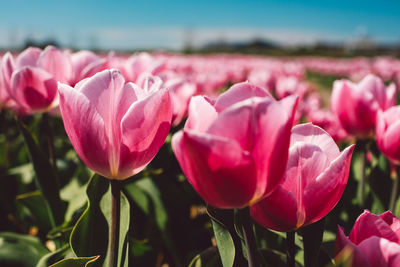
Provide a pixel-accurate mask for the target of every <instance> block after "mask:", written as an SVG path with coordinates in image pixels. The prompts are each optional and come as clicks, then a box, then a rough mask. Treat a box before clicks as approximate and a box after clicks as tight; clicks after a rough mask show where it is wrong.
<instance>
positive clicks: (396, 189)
mask: <svg viewBox="0 0 400 267" xmlns="http://www.w3.org/2000/svg"><path fill="white" fill-rule="evenodd" d="M395 170H396V171H395V174H394V176H393V177H392V178H393V185H392V193H391V194H390V203H389V210H391V211H392V212H394V206H395V204H396V199H397V195H398V192H399V166H395Z"/></svg>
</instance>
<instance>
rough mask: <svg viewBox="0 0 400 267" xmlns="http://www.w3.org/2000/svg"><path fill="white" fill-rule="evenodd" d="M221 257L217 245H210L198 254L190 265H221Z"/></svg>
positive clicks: (213, 266) (201, 266) (191, 266)
mask: <svg viewBox="0 0 400 267" xmlns="http://www.w3.org/2000/svg"><path fill="white" fill-rule="evenodd" d="M221 264H222V263H221V258H220V257H219V255H218V249H217V248H216V247H210V248H208V249H206V250H204V251H203V252H201V253H200V254H198V255H196V256H195V257H194V258H193V259H192V261H191V262H190V264H189V267H219V266H221Z"/></svg>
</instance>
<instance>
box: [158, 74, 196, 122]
mask: <svg viewBox="0 0 400 267" xmlns="http://www.w3.org/2000/svg"><path fill="white" fill-rule="evenodd" d="M164 85H165V87H167V88H168V89H169V91H170V94H171V98H172V103H173V107H174V112H173V116H172V124H173V125H174V126H176V125H178V124H179V123H180V122H181V121H182V119H183V118H184V117H185V116H186V113H187V109H188V104H189V101H190V98H191V97H192V96H193V95H194V94H195V93H196V92H197V86H196V84H194V83H191V82H189V81H186V80H185V79H182V78H175V79H170V80H167V81H166V82H165V84H164Z"/></svg>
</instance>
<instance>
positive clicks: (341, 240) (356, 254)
mask: <svg viewBox="0 0 400 267" xmlns="http://www.w3.org/2000/svg"><path fill="white" fill-rule="evenodd" d="M343 253H351V254H352V262H351V265H350V266H363V267H370V266H371V265H370V264H369V262H368V260H367V258H366V256H365V255H364V253H363V251H362V250H361V249H360V248H359V247H358V246H356V245H355V244H354V243H353V242H351V240H350V239H349V238H348V237H347V236H346V235H345V234H344V232H343V228H342V227H340V226H338V232H337V237H336V242H335V262H336V263H340V260H341V257H343V256H345V255H342V254H343Z"/></svg>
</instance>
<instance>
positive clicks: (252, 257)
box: [238, 207, 260, 267]
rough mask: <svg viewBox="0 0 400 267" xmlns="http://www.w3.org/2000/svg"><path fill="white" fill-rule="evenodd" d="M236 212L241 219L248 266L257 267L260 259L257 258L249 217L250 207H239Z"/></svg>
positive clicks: (251, 223)
mask: <svg viewBox="0 0 400 267" xmlns="http://www.w3.org/2000/svg"><path fill="white" fill-rule="evenodd" d="M238 212H239V218H240V219H241V221H242V231H243V237H244V242H245V244H246V252H247V260H248V264H249V267H256V266H257V267H258V266H260V261H259V258H258V251H257V246H256V239H255V237H254V232H253V222H252V219H251V217H250V208H249V207H246V208H244V209H240V210H239V211H238Z"/></svg>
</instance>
